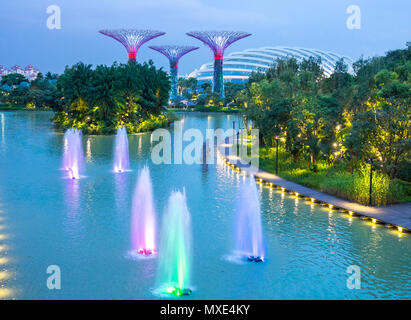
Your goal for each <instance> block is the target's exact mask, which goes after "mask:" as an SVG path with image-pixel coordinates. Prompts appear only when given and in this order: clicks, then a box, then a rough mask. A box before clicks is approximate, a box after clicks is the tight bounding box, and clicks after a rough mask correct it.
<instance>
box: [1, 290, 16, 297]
mask: <svg viewBox="0 0 411 320" xmlns="http://www.w3.org/2000/svg"><path fill="white" fill-rule="evenodd" d="M13 293H14V291H13V290H12V289H9V288H0V299H7V298H10V297H11V296H12V295H13Z"/></svg>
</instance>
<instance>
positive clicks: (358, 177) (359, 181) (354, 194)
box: [259, 148, 411, 206]
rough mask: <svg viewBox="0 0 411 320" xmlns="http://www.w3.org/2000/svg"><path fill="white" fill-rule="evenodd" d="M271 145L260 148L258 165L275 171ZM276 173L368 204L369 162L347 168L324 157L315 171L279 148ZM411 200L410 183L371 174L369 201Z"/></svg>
mask: <svg viewBox="0 0 411 320" xmlns="http://www.w3.org/2000/svg"><path fill="white" fill-rule="evenodd" d="M275 156H276V153H275V149H274V148H269V149H268V150H267V149H265V148H260V159H259V161H260V168H261V169H262V170H264V171H267V172H270V173H275ZM278 163H279V165H278V171H279V172H278V175H279V176H280V177H282V178H284V179H287V180H289V181H293V182H296V183H298V184H301V185H303V186H306V187H309V188H312V189H315V190H319V191H321V192H324V193H327V194H331V195H334V196H337V197H340V198H343V199H347V200H350V201H354V202H357V203H361V204H364V205H368V199H369V188H370V184H369V183H370V175H369V174H370V166H369V165H366V166H363V167H362V168H360V169H358V170H356V171H354V173H351V172H349V171H348V170H347V169H346V168H345V167H344V166H343V165H340V166H337V167H334V166H333V165H329V164H327V163H326V162H324V161H319V162H318V163H317V168H316V171H315V172H314V171H313V170H311V169H310V168H308V162H307V161H304V160H301V161H299V162H297V163H295V162H293V161H291V159H290V157H289V155H288V154H287V153H286V152H285V151H284V150H281V149H280V151H279V161H278ZM410 201H411V183H409V182H406V181H402V180H399V179H390V178H389V177H388V176H387V175H385V174H382V173H380V172H378V171H374V174H373V205H374V206H381V205H388V204H394V203H403V202H410Z"/></svg>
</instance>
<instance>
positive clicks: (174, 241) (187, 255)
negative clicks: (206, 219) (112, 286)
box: [158, 191, 192, 296]
mask: <svg viewBox="0 0 411 320" xmlns="http://www.w3.org/2000/svg"><path fill="white" fill-rule="evenodd" d="M161 231H162V232H161V243H160V252H159V270H158V281H159V287H160V289H159V291H160V293H161V294H172V295H175V296H184V295H189V294H190V293H191V289H189V286H190V273H191V270H190V268H191V256H192V252H191V251H192V247H191V244H192V238H191V217H190V212H189V210H188V207H187V201H186V196H185V192H183V193H182V192H180V191H173V192H172V193H171V195H170V198H169V199H168V204H167V208H166V211H165V213H164V217H163V223H162V229H161Z"/></svg>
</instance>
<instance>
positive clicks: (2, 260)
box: [0, 257, 10, 266]
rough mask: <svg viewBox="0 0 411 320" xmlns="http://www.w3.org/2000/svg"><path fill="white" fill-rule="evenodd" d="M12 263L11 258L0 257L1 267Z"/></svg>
mask: <svg viewBox="0 0 411 320" xmlns="http://www.w3.org/2000/svg"><path fill="white" fill-rule="evenodd" d="M9 262H10V259H9V258H7V257H0V266H1V265H4V264H7V263H9Z"/></svg>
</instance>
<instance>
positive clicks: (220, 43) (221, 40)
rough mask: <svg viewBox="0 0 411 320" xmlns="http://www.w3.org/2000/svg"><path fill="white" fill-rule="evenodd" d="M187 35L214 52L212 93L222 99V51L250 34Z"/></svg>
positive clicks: (229, 32) (200, 32)
mask: <svg viewBox="0 0 411 320" xmlns="http://www.w3.org/2000/svg"><path fill="white" fill-rule="evenodd" d="M187 35H188V36H190V37H193V38H196V39H198V40H200V41H202V42H204V43H205V44H206V45H207V46H209V47H210V49H211V50H212V51H213V52H214V92H216V93H219V94H220V97H221V98H224V79H223V60H224V51H225V49H227V48H228V47H229V46H230V45H231V44H233V43H234V42H236V41H238V40H240V39H243V38H245V37H248V36H251V34H250V33H246V32H238V31H194V32H188V33H187Z"/></svg>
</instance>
